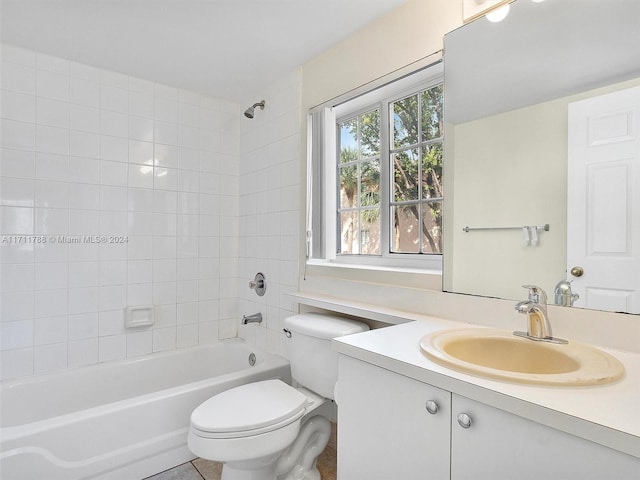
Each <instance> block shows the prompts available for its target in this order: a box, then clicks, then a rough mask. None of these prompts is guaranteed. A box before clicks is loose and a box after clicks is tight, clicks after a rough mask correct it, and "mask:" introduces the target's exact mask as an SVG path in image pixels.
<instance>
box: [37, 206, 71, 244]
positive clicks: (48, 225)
mask: <svg viewBox="0 0 640 480" xmlns="http://www.w3.org/2000/svg"><path fill="white" fill-rule="evenodd" d="M34 230H35V234H36V235H48V236H49V235H50V236H54V237H56V236H59V235H63V236H64V235H68V234H69V210H68V209H66V208H36V217H35V225H34ZM52 240H53V239H48V241H52Z"/></svg>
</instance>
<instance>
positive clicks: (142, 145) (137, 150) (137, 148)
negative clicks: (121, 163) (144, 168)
mask: <svg viewBox="0 0 640 480" xmlns="http://www.w3.org/2000/svg"><path fill="white" fill-rule="evenodd" d="M129 163H135V164H139V165H148V166H149V167H150V168H149V171H152V167H153V164H154V161H153V143H151V142H141V141H138V140H129Z"/></svg>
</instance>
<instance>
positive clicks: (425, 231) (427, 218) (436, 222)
mask: <svg viewBox="0 0 640 480" xmlns="http://www.w3.org/2000/svg"><path fill="white" fill-rule="evenodd" d="M422 237H423V239H422V253H441V252H442V202H428V203H423V204H422Z"/></svg>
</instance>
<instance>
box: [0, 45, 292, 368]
mask: <svg viewBox="0 0 640 480" xmlns="http://www.w3.org/2000/svg"><path fill="white" fill-rule="evenodd" d="M0 86H1V91H2V105H1V116H2V131H1V135H2V137H1V146H2V151H1V157H0V159H1V165H0V168H1V170H0V179H1V183H0V189H1V190H0V200H1V205H0V209H1V211H0V214H1V219H0V222H1V223H0V229H1V231H0V234H1V235H2V243H0V247H1V249H0V255H1V258H0V262H1V267H2V272H1V273H2V275H1V284H0V293H1V296H0V301H1V305H0V313H1V323H0V327H1V329H0V335H1V338H0V343H1V350H2V352H1V354H2V355H1V360H2V372H1V375H2V378H3V379H7V378H14V377H19V376H25V375H31V374H34V373H40V372H47V371H52V370H60V369H65V368H68V367H75V366H80V365H86V364H92V363H97V362H102V361H107V360H113V359H121V358H125V357H132V356H137V355H143V354H146V353H150V352H156V351H162V350H169V349H174V348H179V347H184V346H190V345H195V344H198V343H207V342H211V341H217V340H218V339H220V338H226V337H232V336H235V335H236V333H237V323H238V317H237V316H238V308H237V305H238V299H237V295H238V294H237V285H238V282H239V280H238V255H239V250H238V229H239V219H240V218H242V219H243V221H242V231H243V240H244V243H243V245H245V246H248V244H247V241H248V238H249V237H251V238H252V239H253V238H254V237H255V235H256V230H254V229H257V228H260V229H261V230H263V229H266V230H268V231H269V232H272V233H273V232H275V231H276V230H274V229H273V228H272V227H269V226H268V220H267V218H265V217H260V219H259V220H258V216H256V215H253V214H252V219H253V221H252V222H246V221H245V219H244V217H240V215H239V202H238V195H239V182H238V173H239V172H238V165H239V152H238V148H239V144H240V133H239V127H240V121H241V113H240V112H241V111H242V109H241V108H240V107H239V106H238V105H236V104H231V103H228V102H225V101H220V100H216V99H212V98H208V97H204V96H201V95H198V94H195V93H193V92H189V91H185V90H180V89H176V88H172V87H169V86H166V85H160V84H157V83H153V82H149V81H145V80H140V79H137V78H132V77H128V76H125V75H122V74H118V73H114V72H109V71H105V70H100V69H96V68H92V67H89V66H86V65H82V64H78V63H74V62H69V61H67V60H64V59H60V58H54V57H51V56H47V55H42V54H39V53H36V52H32V51H28V50H23V49H18V48H14V47H11V46H4V45H3V46H2V83H1V85H0ZM257 117H258V115H257ZM242 118H243V117H242ZM258 122H261V120H260V119H259V118H258V120H257V122H256V124H255V125H257V124H258ZM283 134H284V132H283ZM267 136H268V135H267V134H266V133H265V136H264V137H262V138H264V141H262V142H258V143H257V144H255V149H253V150H251V152H253V153H255V156H256V157H263V155H262V154H261V152H260V149H261V148H265V149H267V150H268V151H269V155H270V157H269V165H270V166H271V165H272V164H273V165H275V164H279V163H280V162H284V161H285V160H286V161H288V160H292V159H291V158H289V157H287V158H282V157H280V156H279V155H278V153H277V152H276V151H275V150H276V148H274V147H276V145H274V144H273V143H271V141H270V140H267V139H266V138H267ZM245 137H247V135H246V134H243V141H244V140H247V138H245ZM250 156H251V157H252V158H251V160H252V162H253V156H252V155H250ZM263 161H264V159H258V158H256V159H255V163H256V164H263V163H262V162H263ZM263 180H264V177H263V176H262V175H256V176H255V177H253V180H252V184H259V185H261V186H262V185H263ZM273 181H279V180H276V179H275V177H274V180H273ZM245 190H246V188H245V187H243V191H245ZM278 192H280V190H278ZM278 196H279V197H280V193H278ZM255 200H259V201H258V205H257V206H256V207H254V209H257V210H252V211H253V212H254V213H256V214H257V213H258V211H260V212H261V213H262V210H261V209H262V208H263V207H262V206H261V204H262V200H261V199H257V198H256V199H255ZM282 200H283V199H282V198H279V201H282ZM243 205H246V202H243ZM265 213H266V212H265ZM269 213H274V215H275V214H276V212H275V211H274V212H271V211H270V212H269ZM277 216H278V218H279V219H281V220H285V218H286V215H281V213H280V211H279V210H278V212H277ZM248 223H251V225H249V224H248ZM282 225H283V227H285V224H284V223H282ZM247 228H249V229H251V234H250V235H248V234H247V231H248V230H247ZM101 237H107V240H106V243H104V241H103V240H102V238H101ZM109 237H112V238H111V240H112V243H110V242H109V240H110V239H109ZM98 242H100V243H98ZM113 242H120V243H113ZM251 242H252V245H251V248H252V247H253V244H254V243H257V242H255V240H251ZM273 247H274V248H275V245H274V246H273ZM240 251H242V252H246V250H245V249H243V248H241V249H240ZM287 255H288V254H287ZM261 258H262V254H261ZM265 258H270V257H269V256H268V255H267V253H266V250H265ZM292 258H293V257H292ZM247 260H248V258H247ZM247 263H251V262H244V261H243V262H241V264H242V266H243V268H242V269H243V270H245V269H246V268H247V267H248V266H249V265H248V264H247ZM251 266H253V265H251ZM287 281H289V280H287ZM270 286H271V285H270ZM276 288H277V287H274V288H273V289H276ZM273 289H272V290H273ZM135 305H154V311H155V325H154V326H153V327H146V328H137V329H125V327H124V320H123V311H124V308H125V307H126V306H135ZM249 313H253V312H249Z"/></svg>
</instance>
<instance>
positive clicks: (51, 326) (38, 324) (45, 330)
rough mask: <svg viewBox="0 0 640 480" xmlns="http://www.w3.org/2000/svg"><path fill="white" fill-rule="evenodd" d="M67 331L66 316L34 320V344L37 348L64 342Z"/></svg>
mask: <svg viewBox="0 0 640 480" xmlns="http://www.w3.org/2000/svg"><path fill="white" fill-rule="evenodd" d="M67 330H68V324H67V317H66V315H65V316H61V317H48V318H36V319H35V320H34V344H35V345H36V346H37V345H50V344H53V343H57V344H59V343H63V342H66V341H67ZM36 353H37V351H36ZM65 362H66V351H65Z"/></svg>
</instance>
